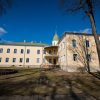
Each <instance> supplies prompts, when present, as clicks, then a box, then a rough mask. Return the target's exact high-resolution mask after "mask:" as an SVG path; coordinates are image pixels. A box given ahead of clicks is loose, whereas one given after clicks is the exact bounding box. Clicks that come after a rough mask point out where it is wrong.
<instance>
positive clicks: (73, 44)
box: [72, 39, 76, 48]
mask: <svg viewBox="0 0 100 100" xmlns="http://www.w3.org/2000/svg"><path fill="white" fill-rule="evenodd" d="M72 46H73V47H74V48H75V47H76V40H75V39H73V40H72Z"/></svg>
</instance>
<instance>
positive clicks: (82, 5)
mask: <svg viewBox="0 0 100 100" xmlns="http://www.w3.org/2000/svg"><path fill="white" fill-rule="evenodd" d="M60 1H61V5H62V6H63V8H64V10H65V11H66V12H77V11H84V13H85V14H86V15H87V16H88V18H89V19H90V23H91V28H92V34H93V35H94V39H95V43H96V48H97V53H98V59H99V67H100V42H99V37H98V35H97V30H96V23H95V18H94V10H95V9H96V7H97V4H100V0H60Z"/></svg>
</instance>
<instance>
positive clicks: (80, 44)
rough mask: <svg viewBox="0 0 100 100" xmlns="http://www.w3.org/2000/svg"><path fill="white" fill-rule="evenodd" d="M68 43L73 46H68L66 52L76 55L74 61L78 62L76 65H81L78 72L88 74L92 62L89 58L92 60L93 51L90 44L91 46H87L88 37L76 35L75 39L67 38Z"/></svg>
mask: <svg viewBox="0 0 100 100" xmlns="http://www.w3.org/2000/svg"><path fill="white" fill-rule="evenodd" d="M68 41H69V42H72V45H73V46H72V45H69V46H68V50H69V51H70V52H71V53H72V54H76V55H77V56H76V57H75V60H77V61H78V63H77V64H80V65H81V67H79V68H78V70H80V71H87V72H88V73H90V62H91V61H92V59H91V58H93V57H92V55H93V53H94V50H93V45H92V44H91V46H89V45H90V43H89V41H91V40H90V38H89V36H87V34H83V35H77V37H76V38H73V37H69V39H68ZM76 44H77V45H76ZM82 66H83V67H82Z"/></svg>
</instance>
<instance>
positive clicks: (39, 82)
mask: <svg viewBox="0 0 100 100" xmlns="http://www.w3.org/2000/svg"><path fill="white" fill-rule="evenodd" d="M2 69H4V68H0V70H2ZM6 69H7V68H6ZM9 69H11V70H17V71H18V72H17V73H13V74H8V75H0V95H1V97H4V96H5V97H6V96H15V95H20V96H33V95H38V96H41V95H42V96H47V95H50V97H51V98H52V99H51V100H56V99H53V98H57V96H58V98H60V97H61V96H63V97H64V98H65V96H66V98H72V99H67V100H73V99H74V100H99V99H100V78H99V76H100V74H97V73H93V75H92V74H88V73H75V72H73V73H68V72H65V71H62V70H58V69H54V70H46V71H41V70H40V69H32V68H9ZM94 75H96V77H95V76H94ZM97 75H98V76H97ZM1 97H0V100H3V99H1ZM82 98H83V99H82ZM86 98H88V99H86ZM4 100H6V99H4ZM9 100H10V99H9ZM12 100H13V99H12ZM16 100H17V99H16ZM23 100H24V99H23ZM34 100H35V99H34ZM37 100H38V99H37ZM39 100H44V99H39ZM47 100H50V99H47ZM57 100H58V99H57ZM59 100H63V99H59Z"/></svg>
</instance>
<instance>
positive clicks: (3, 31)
mask: <svg viewBox="0 0 100 100" xmlns="http://www.w3.org/2000/svg"><path fill="white" fill-rule="evenodd" d="M5 33H7V31H6V30H5V29H4V28H3V27H0V36H2V35H4V34H5Z"/></svg>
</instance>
